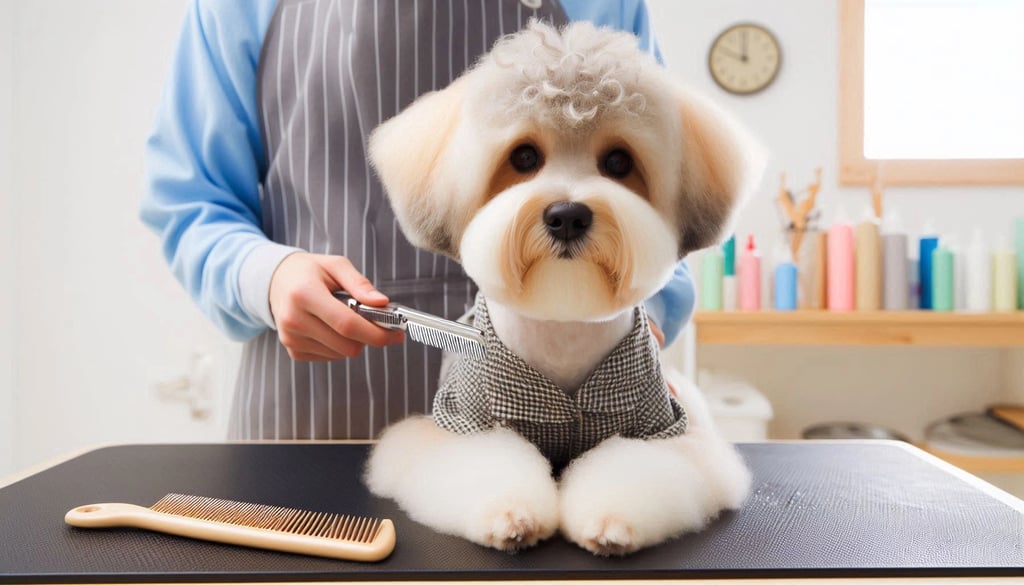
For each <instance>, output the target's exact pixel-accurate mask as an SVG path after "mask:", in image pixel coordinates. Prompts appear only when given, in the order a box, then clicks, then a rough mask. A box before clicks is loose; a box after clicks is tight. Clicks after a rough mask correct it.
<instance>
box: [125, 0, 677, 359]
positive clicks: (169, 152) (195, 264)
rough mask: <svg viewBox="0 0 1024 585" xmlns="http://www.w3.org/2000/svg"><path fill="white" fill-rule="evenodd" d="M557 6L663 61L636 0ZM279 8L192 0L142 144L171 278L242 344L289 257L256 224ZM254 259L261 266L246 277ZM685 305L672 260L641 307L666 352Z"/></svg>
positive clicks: (265, 321)
mask: <svg viewBox="0 0 1024 585" xmlns="http://www.w3.org/2000/svg"><path fill="white" fill-rule="evenodd" d="M561 4H562V7H563V8H564V9H565V12H566V15H567V16H568V17H569V19H570V20H589V21H592V22H594V23H595V24H597V25H599V26H601V25H603V26H611V27H615V28H620V29H624V30H628V31H631V32H633V33H634V34H636V36H637V38H638V39H639V42H640V45H641V47H642V48H644V49H645V50H648V51H650V52H652V53H654V55H655V56H656V57H657V58H658V59H659V61H660V60H661V55H660V53H659V51H658V48H657V46H656V44H655V42H654V37H653V34H652V32H651V27H650V21H649V18H648V14H647V10H646V7H645V5H644V3H643V0H618V1H609V2H595V1H593V0H562V1H561ZM276 5H277V0H244V1H235V2H229V1H226V0H221V1H217V2H208V1H203V0H193V2H192V3H191V4H190V5H189V8H188V13H187V14H186V17H185V22H184V24H183V27H182V32H181V36H180V37H179V42H178V45H177V47H176V48H175V51H174V55H173V58H172V63H171V71H170V75H169V77H168V79H167V82H166V85H165V87H164V90H163V94H162V96H161V99H160V103H159V106H158V110H157V116H156V124H155V127H154V128H153V130H152V133H151V135H150V137H149V140H148V141H147V143H146V167H147V168H146V177H147V188H146V191H145V193H144V195H143V199H142V207H141V218H142V220H143V222H145V223H146V224H147V225H149V226H150V227H151V228H152V229H153V230H154V231H156V232H157V233H158V234H159V236H160V237H161V240H162V243H163V253H164V257H165V258H166V260H167V262H168V264H169V265H170V267H171V270H172V271H173V273H174V275H175V277H176V278H177V279H178V281H179V282H181V284H182V285H183V286H184V287H185V289H186V290H187V291H188V293H189V294H190V295H191V296H192V298H193V299H194V300H195V301H196V302H197V303H198V305H199V307H200V309H201V310H202V311H203V313H204V314H206V315H207V316H208V317H209V318H210V319H211V320H213V322H214V323H215V324H216V325H217V326H218V327H219V328H220V329H222V330H223V331H225V332H226V333H227V334H228V335H229V336H230V337H232V338H233V339H238V340H243V339H247V338H250V337H252V336H254V335H256V334H258V333H259V332H260V331H262V330H264V329H265V328H267V327H273V326H274V323H273V318H272V316H271V315H270V312H269V307H268V306H267V302H266V299H267V297H268V294H267V293H268V291H269V284H270V276H271V274H272V269H273V267H274V266H276V263H277V262H280V260H281V259H283V258H284V257H285V256H286V255H287V254H288V253H291V252H292V251H294V250H295V249H294V248H290V247H287V246H282V245H279V244H275V243H273V242H270V240H269V239H268V238H267V236H266V234H265V233H264V232H263V231H262V229H261V227H260V226H261V209H260V197H259V185H260V182H261V181H262V180H263V178H264V177H265V175H266V172H267V160H266V156H265V152H264V147H263V139H262V136H261V134H260V124H259V109H258V105H257V92H256V86H257V70H258V67H259V60H260V51H261V49H262V46H263V40H264V37H265V35H266V32H267V29H268V27H269V25H270V21H271V19H272V18H273V15H274V10H275V8H276ZM257 256H258V257H259V259H260V262H259V263H260V264H262V265H263V266H264V267H265V268H264V269H263V270H257V271H253V270H246V269H245V268H246V262H247V260H250V261H251V260H253V259H254V258H255V257H257ZM253 264H256V263H255V262H250V264H249V265H248V266H249V267H251V266H252V265H253ZM693 306H694V286H693V281H692V279H691V277H690V274H689V270H688V269H687V268H686V265H685V263H683V262H680V263H679V265H678V266H677V267H676V269H675V272H674V274H673V277H672V279H671V281H670V282H669V284H668V285H667V286H666V287H665V288H664V289H663V290H662V291H660V292H659V293H658V294H657V295H655V296H654V297H653V298H651V299H649V300H648V302H647V309H648V313H649V315H650V316H651V318H652V319H654V321H655V323H657V324H658V326H659V327H660V328H661V330H662V332H663V333H664V335H665V340H666V344H667V343H670V342H671V341H672V340H673V339H675V337H676V336H677V335H678V333H679V331H680V330H681V329H682V326H683V324H685V322H686V321H687V320H688V319H689V317H690V315H691V313H692V311H693Z"/></svg>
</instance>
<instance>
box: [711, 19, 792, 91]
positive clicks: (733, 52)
mask: <svg viewBox="0 0 1024 585" xmlns="http://www.w3.org/2000/svg"><path fill="white" fill-rule="evenodd" d="M781 65H782V51H781V49H780V48H779V42H778V40H777V39H776V38H775V35H773V34H772V33H771V31H769V30H768V29H766V28H765V27H763V26H761V25H758V24H752V23H740V24H735V25H733V26H730V27H729V28H727V29H725V30H724V31H722V33H721V34H720V35H718V37H716V38H715V40H714V42H713V43H711V49H710V50H708V69H709V70H710V71H711V77H712V79H714V80H715V83H717V84H718V85H719V86H720V87H721V88H722V89H724V90H725V91H728V92H729V93H734V94H737V95H749V94H753V93H757V92H759V91H761V90H763V89H764V88H766V87H768V86H769V85H771V83H772V81H774V80H775V76H776V75H778V73H779V67H780V66H781Z"/></svg>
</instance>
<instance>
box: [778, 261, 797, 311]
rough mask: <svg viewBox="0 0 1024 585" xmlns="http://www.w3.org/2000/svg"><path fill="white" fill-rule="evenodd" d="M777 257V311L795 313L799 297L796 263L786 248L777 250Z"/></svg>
mask: <svg viewBox="0 0 1024 585" xmlns="http://www.w3.org/2000/svg"><path fill="white" fill-rule="evenodd" d="M775 255H776V258H777V260H776V264H775V310H776V311H795V310H796V308H797V296H798V295H797V278H798V275H797V269H796V263H795V262H793V257H792V255H791V254H790V253H789V249H788V248H786V247H785V246H780V247H779V248H778V249H776V251H775Z"/></svg>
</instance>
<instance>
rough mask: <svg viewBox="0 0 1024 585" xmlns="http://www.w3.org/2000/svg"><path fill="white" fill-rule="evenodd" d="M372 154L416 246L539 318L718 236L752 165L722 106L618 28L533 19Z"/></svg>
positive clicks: (665, 269)
mask: <svg viewBox="0 0 1024 585" xmlns="http://www.w3.org/2000/svg"><path fill="white" fill-rule="evenodd" d="M370 158H371V161H372V163H373V165H374V168H375V169H376V171H377V173H378V175H379V176H380V179H381V181H382V182H383V184H384V187H385V190H386V192H387V194H388V197H389V198H390V200H391V204H392V207H393V208H394V210H395V214H396V217H397V218H398V221H399V223H400V225H401V227H402V231H403V232H404V233H405V235H406V237H407V238H408V239H409V241H410V242H411V243H412V244H413V245H416V246H419V247H421V248H424V249H427V250H431V251H433V252H437V253H440V254H445V255H447V256H450V257H452V258H454V259H456V260H458V261H460V262H461V263H462V265H463V267H464V268H465V270H466V273H467V274H468V275H469V276H470V277H471V278H472V279H473V280H474V281H475V282H476V284H477V285H478V286H479V287H480V290H481V292H483V294H484V295H485V296H487V297H488V298H492V299H494V300H496V301H498V302H500V303H502V304H503V305H506V306H508V307H510V308H513V309H514V310H516V311H518V312H520V313H522V314H524V315H526V316H529V317H532V318H537V319H552V320H563V321H567V320H574V321H588V320H599V319H603V318H607V317H609V316H611V315H614V314H616V313H618V312H620V311H622V310H623V309H624V308H626V307H629V306H632V305H635V304H637V303H639V302H641V301H642V300H643V299H645V298H647V297H648V296H650V295H652V294H653V293H655V292H656V291H658V290H659V289H660V288H661V287H662V286H664V285H665V283H666V282H667V281H668V279H669V278H670V276H671V274H672V270H673V268H674V266H675V264H676V262H677V261H678V260H679V259H681V258H682V257H683V256H685V255H686V254H687V253H689V252H691V251H693V250H697V249H699V248H703V247H706V246H709V245H711V244H713V243H715V242H716V241H718V240H719V239H720V238H721V237H722V236H723V234H726V233H728V230H729V227H730V223H731V220H732V216H733V214H734V210H735V209H736V207H737V205H738V204H739V203H740V202H741V200H742V199H743V198H744V197H745V196H746V195H747V194H748V193H749V192H750V191H751V190H752V189H753V188H754V187H755V183H756V181H757V180H758V179H759V178H760V174H761V171H762V165H763V163H762V157H761V156H760V152H759V149H758V148H757V147H756V146H755V145H754V144H753V143H752V142H751V141H750V140H749V138H748V137H747V136H746V135H745V133H744V132H743V131H742V130H741V129H740V128H739V127H738V126H737V125H736V124H735V123H734V122H733V121H732V120H731V119H729V118H728V117H727V116H725V115H724V114H722V113H721V112H720V111H718V109H717V108H715V107H713V106H712V105H711V104H709V103H708V102H706V101H704V100H702V99H700V98H698V97H696V96H694V95H692V94H691V93H689V92H688V91H686V90H684V89H683V88H682V87H680V86H679V85H677V84H676V83H675V82H674V81H673V80H672V79H670V77H669V75H668V73H667V72H666V71H665V70H664V69H663V68H662V67H661V66H659V65H658V64H657V63H656V62H655V61H654V59H653V58H652V57H651V56H650V55H648V54H647V53H644V52H643V51H641V50H640V49H639V48H638V46H637V42H636V38H635V37H633V36H632V35H630V34H628V33H623V32H614V31H611V30H608V29H598V28H595V27H594V26H593V25H591V24H589V23H582V22H581V23H575V24H572V25H570V26H568V27H566V28H564V29H562V30H561V31H558V30H556V29H554V28H552V27H550V26H548V25H546V24H542V23H538V22H533V23H531V24H530V25H529V26H528V27H527V28H526V29H524V30H523V31H521V32H519V33H517V34H514V35H511V36H507V37H505V38H503V39H501V40H499V41H498V42H497V43H496V44H495V46H494V48H493V50H492V51H491V52H490V53H488V54H487V55H485V56H484V57H483V58H481V60H480V61H479V62H478V63H477V64H476V65H475V66H474V67H473V68H471V69H470V70H469V71H467V72H466V73H464V74H463V75H462V76H461V77H460V78H459V79H457V80H456V81H455V82H453V83H452V84H451V85H450V86H448V87H447V88H446V89H444V90H441V91H437V92H433V93H430V94H426V95H424V96H422V97H420V98H419V99H418V100H416V101H415V102H414V103H413V104H412V105H410V106H409V107H408V108H406V109H405V110H404V111H402V112H401V113H400V114H398V115H397V116H395V117H394V118H392V119H390V120H388V121H387V122H385V123H384V124H382V125H381V126H380V127H378V128H377V129H376V130H375V131H374V132H373V134H372V135H371V138H370Z"/></svg>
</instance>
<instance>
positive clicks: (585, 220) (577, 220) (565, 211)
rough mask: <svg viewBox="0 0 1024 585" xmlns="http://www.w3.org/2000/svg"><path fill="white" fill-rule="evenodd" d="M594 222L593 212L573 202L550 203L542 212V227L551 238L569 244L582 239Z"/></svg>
mask: <svg viewBox="0 0 1024 585" xmlns="http://www.w3.org/2000/svg"><path fill="white" fill-rule="evenodd" d="M593 221H594V212H593V211H591V210H590V208H589V207H587V206H586V205H584V204H582V203H576V202H575V201H559V202H558V203H552V204H551V205H548V206H547V209H545V210H544V225H545V226H547V228H548V233H550V234H551V236H552V237H553V238H556V239H558V240H562V241H565V242H569V241H572V240H575V239H577V238H581V237H583V234H585V233H587V230H588V229H589V228H590V224H591V223H593Z"/></svg>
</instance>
